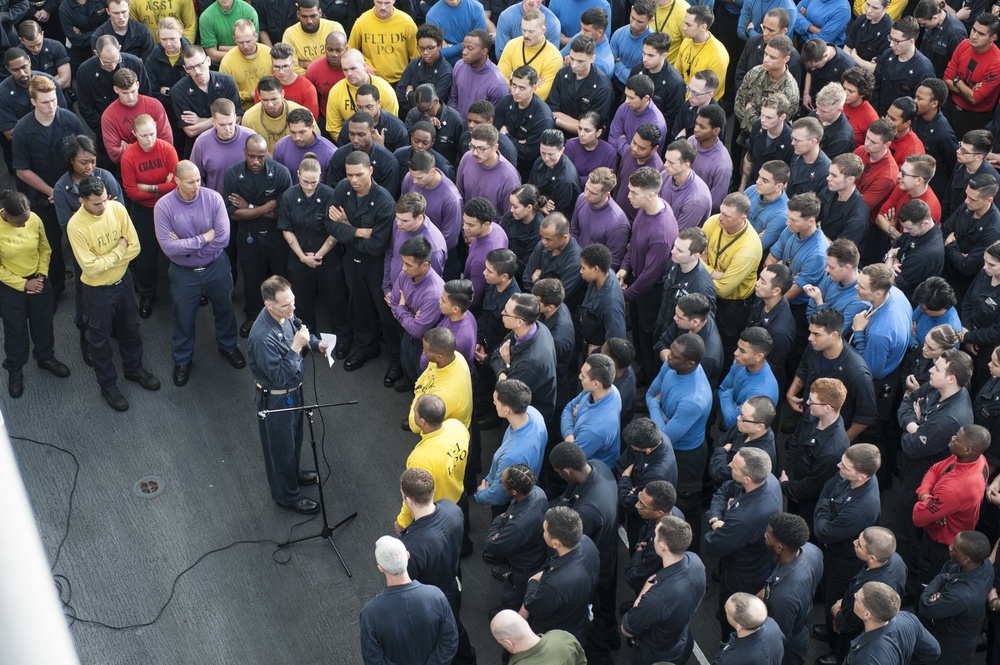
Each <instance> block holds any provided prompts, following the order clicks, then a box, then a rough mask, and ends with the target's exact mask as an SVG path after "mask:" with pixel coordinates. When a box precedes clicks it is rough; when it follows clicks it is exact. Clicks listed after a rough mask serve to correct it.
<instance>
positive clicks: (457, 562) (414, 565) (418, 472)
mask: <svg viewBox="0 0 1000 665" xmlns="http://www.w3.org/2000/svg"><path fill="white" fill-rule="evenodd" d="M399 486H400V490H401V492H402V494H403V502H404V503H405V504H406V505H407V507H408V508H409V509H410V510H411V511H412V512H413V521H412V522H410V525H409V526H407V527H406V528H405V529H403V531H402V532H401V533H400V535H399V537H400V539H401V540H402V541H403V544H404V545H406V551H407V552H409V554H410V560H409V563H408V564H407V566H406V570H407V572H408V573H409V575H410V579H412V580H414V581H416V582H420V583H421V584H428V585H430V586H435V587H437V588H438V589H441V591H442V592H443V593H444V595H445V597H446V598H447V599H448V604H449V605H450V606H451V611H452V613H453V614H454V616H455V625H456V627H457V628H458V653H456V654H455V660H453V661H452V662H453V663H471V664H473V665H474V664H475V662H476V650H475V649H474V648H472V644H471V643H470V642H469V634H468V633H467V632H466V630H465V626H463V625H462V620H461V619H460V618H459V612H460V611H461V609H462V589H461V586H460V585H461V582H460V580H461V579H462V566H461V552H462V533H463V531H464V526H463V524H464V521H465V520H464V517H463V516H462V509H461V508H459V507H458V506H457V505H455V503H454V502H452V501H449V500H447V499H441V500H440V501H434V476H432V475H431V474H430V472H429V471H427V470H426V469H420V468H412V469H407V470H406V471H404V472H403V475H402V476H400V479H399Z"/></svg>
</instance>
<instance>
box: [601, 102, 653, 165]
mask: <svg viewBox="0 0 1000 665" xmlns="http://www.w3.org/2000/svg"><path fill="white" fill-rule="evenodd" d="M647 122H651V123H653V124H654V125H656V126H657V127H659V128H660V149H659V150H657V152H663V144H664V141H666V140H667V123H666V122H665V121H664V120H663V113H661V112H660V109H658V108H657V107H656V104H654V103H653V102H652V101H650V102H649V103H648V104H646V108H645V109H643V111H642V112H641V113H636V112H635V111H633V110H632V109H631V108H629V106H628V104H622V105H621V106H619V107H618V110H617V111H616V112H615V118H614V120H612V121H611V127H610V128H609V129H608V143H610V144H611V145H612V146H613V147H614V149H615V150H617V151H618V154H619V155H621V156H622V157H624V156H625V155H627V154H628V151H629V144H630V143H632V137H633V136H635V130H637V129H639V125H644V124H646V123H647Z"/></svg>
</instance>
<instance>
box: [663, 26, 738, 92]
mask: <svg viewBox="0 0 1000 665" xmlns="http://www.w3.org/2000/svg"><path fill="white" fill-rule="evenodd" d="M676 66H677V71H679V72H680V73H681V76H683V77H684V82H685V83H687V84H690V83H691V79H692V78H694V75H695V74H697V73H698V72H700V71H702V70H705V69H711V70H712V71H713V72H715V75H716V76H718V77H719V89H718V90H716V91H715V97H714V99H715V101H719V100H720V99H722V95H724V94H725V93H726V70H728V69H729V53H728V52H727V51H726V47H725V46H723V45H722V42H720V41H719V40H718V39H717V38H716V36H715V35H709V36H708V41H706V42H705V43H704V44H695V43H694V42H693V41H691V40H690V39H685V40H684V41H682V42H681V47H680V49H679V50H678V52H677V65H676Z"/></svg>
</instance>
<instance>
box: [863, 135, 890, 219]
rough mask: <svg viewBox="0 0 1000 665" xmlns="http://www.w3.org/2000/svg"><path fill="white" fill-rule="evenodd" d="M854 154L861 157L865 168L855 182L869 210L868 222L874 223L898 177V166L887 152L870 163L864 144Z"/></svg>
mask: <svg viewBox="0 0 1000 665" xmlns="http://www.w3.org/2000/svg"><path fill="white" fill-rule="evenodd" d="M854 154H855V155H857V156H858V157H860V158H861V163H862V164H864V167H865V170H864V172H863V173H862V174H861V177H860V178H858V181H857V183H856V185H857V187H858V191H859V192H861V198H863V199H864V200H865V205H866V206H868V209H869V210H871V215H870V216H869V219H868V223H869V224H874V223H875V218H876V217H878V211H879V210H881V209H882V204H883V203H885V200H886V199H888V198H889V195H890V194H892V190H893V188H894V187H895V186H896V179H897V178H898V177H899V166H897V165H896V161H895V160H894V159H893V158H892V155H891V154H890V153H888V152H886V153H885V156H884V157H882V159H880V160H878V161H877V162H875V163H874V164H872V160H871V157H869V156H868V151H867V150H865V147H864V146H861V147H859V148H855V149H854Z"/></svg>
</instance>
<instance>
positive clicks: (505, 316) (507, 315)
mask: <svg viewBox="0 0 1000 665" xmlns="http://www.w3.org/2000/svg"><path fill="white" fill-rule="evenodd" d="M500 318H510V319H517V318H520V317H518V316H515V315H514V314H508V313H507V312H503V313H502V314H500Z"/></svg>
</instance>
